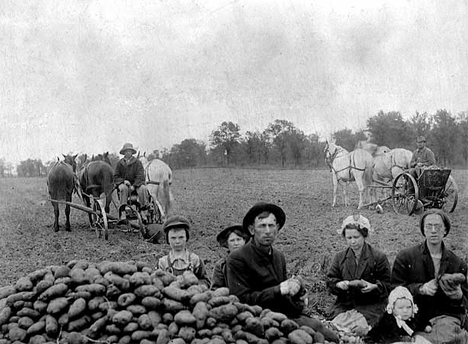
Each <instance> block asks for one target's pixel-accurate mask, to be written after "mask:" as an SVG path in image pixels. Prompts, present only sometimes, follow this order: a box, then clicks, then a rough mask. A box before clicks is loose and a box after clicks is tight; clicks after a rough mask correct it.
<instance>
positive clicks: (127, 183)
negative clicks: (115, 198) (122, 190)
mask: <svg viewBox="0 0 468 344" xmlns="http://www.w3.org/2000/svg"><path fill="white" fill-rule="evenodd" d="M124 184H125V185H127V186H128V187H130V186H131V185H132V183H130V182H129V181H128V180H124Z"/></svg>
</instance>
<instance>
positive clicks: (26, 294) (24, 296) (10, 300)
mask: <svg viewBox="0 0 468 344" xmlns="http://www.w3.org/2000/svg"><path fill="white" fill-rule="evenodd" d="M35 296H36V293H35V292H32V291H21V292H19V293H15V294H11V295H9V296H8V297H7V298H6V305H7V306H13V305H14V304H15V303H16V302H17V301H30V300H32V299H33V298H34V297H35Z"/></svg>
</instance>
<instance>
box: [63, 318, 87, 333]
mask: <svg viewBox="0 0 468 344" xmlns="http://www.w3.org/2000/svg"><path fill="white" fill-rule="evenodd" d="M90 323H91V318H90V317H89V316H87V315H85V316H82V317H80V318H78V319H75V320H73V321H70V322H69V323H68V331H69V332H73V331H81V330H83V329H84V328H85V327H87V326H88V325H89V324H90Z"/></svg>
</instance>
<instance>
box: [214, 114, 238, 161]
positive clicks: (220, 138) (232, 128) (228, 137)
mask: <svg viewBox="0 0 468 344" xmlns="http://www.w3.org/2000/svg"><path fill="white" fill-rule="evenodd" d="M239 139H240V128H239V125H238V124H234V123H232V122H223V123H221V125H220V126H219V127H218V129H217V130H214V131H213V132H212V133H211V146H212V148H215V149H216V150H217V151H222V152H224V155H225V157H226V164H227V165H229V164H230V158H231V154H232V152H233V150H234V148H235V147H236V146H237V145H238V144H239Z"/></svg>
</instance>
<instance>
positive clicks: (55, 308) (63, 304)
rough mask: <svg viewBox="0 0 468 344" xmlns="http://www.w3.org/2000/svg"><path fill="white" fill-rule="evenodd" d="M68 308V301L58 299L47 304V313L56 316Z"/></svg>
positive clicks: (64, 298)
mask: <svg viewBox="0 0 468 344" xmlns="http://www.w3.org/2000/svg"><path fill="white" fill-rule="evenodd" d="M67 307H68V300H67V298H66V297H58V298H56V299H53V300H52V301H50V302H49V305H48V306H47V313H49V314H52V315H54V314H58V313H62V312H63V311H64V310H65V309H66V308H67Z"/></svg>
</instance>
